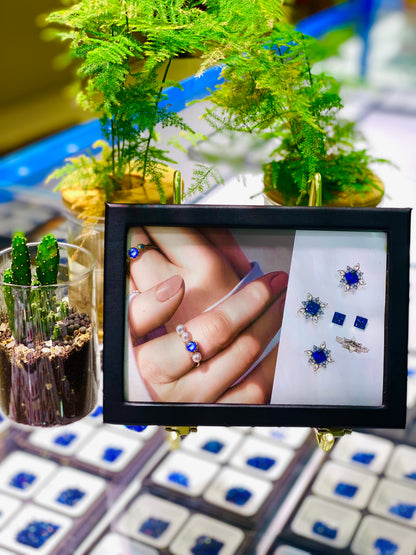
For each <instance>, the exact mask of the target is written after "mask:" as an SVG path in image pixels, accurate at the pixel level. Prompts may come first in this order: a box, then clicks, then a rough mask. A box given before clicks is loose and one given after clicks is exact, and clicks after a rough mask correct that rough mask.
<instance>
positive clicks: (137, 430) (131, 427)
mask: <svg viewBox="0 0 416 555" xmlns="http://www.w3.org/2000/svg"><path fill="white" fill-rule="evenodd" d="M126 428H127V429H128V430H133V432H142V431H143V430H145V429H146V428H147V426H126Z"/></svg>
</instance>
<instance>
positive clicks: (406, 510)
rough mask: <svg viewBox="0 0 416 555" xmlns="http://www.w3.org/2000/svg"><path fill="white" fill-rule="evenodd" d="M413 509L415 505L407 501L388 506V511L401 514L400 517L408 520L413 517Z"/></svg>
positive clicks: (415, 507)
mask: <svg viewBox="0 0 416 555" xmlns="http://www.w3.org/2000/svg"><path fill="white" fill-rule="evenodd" d="M415 511H416V505H409V504H408V503H397V504H396V505H392V506H391V507H389V513H391V514H393V515H397V516H401V517H402V518H407V519H408V520H410V519H411V518H413V515H414V514H415Z"/></svg>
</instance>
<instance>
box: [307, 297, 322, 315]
mask: <svg viewBox="0 0 416 555" xmlns="http://www.w3.org/2000/svg"><path fill="white" fill-rule="evenodd" d="M320 309H321V305H319V304H318V303H316V302H315V301H308V302H307V303H306V306H305V312H307V313H308V314H311V315H312V316H315V315H316V314H318V312H319V311H320Z"/></svg>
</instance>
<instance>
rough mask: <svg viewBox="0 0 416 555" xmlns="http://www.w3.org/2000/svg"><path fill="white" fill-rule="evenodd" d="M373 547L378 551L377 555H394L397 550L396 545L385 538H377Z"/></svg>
mask: <svg viewBox="0 0 416 555" xmlns="http://www.w3.org/2000/svg"><path fill="white" fill-rule="evenodd" d="M373 545H374V547H375V549H377V550H378V553H377V555H394V554H395V553H396V551H397V550H398V549H399V546H398V545H397V544H395V543H393V542H391V541H390V540H387V539H386V538H377V539H376V541H375V542H374V543H373Z"/></svg>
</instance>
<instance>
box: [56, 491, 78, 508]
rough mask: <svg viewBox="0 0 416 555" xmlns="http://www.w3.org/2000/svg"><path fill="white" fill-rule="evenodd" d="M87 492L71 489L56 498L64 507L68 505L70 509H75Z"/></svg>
mask: <svg viewBox="0 0 416 555" xmlns="http://www.w3.org/2000/svg"><path fill="white" fill-rule="evenodd" d="M84 495H85V492H84V491H81V490H80V489H77V488H69V489H66V490H64V491H62V492H61V493H60V494H59V496H58V497H57V498H56V501H57V502H58V503H61V504H62V505H68V506H69V507H73V506H74V505H76V504H77V503H78V502H79V501H81V499H82V498H83V497H84Z"/></svg>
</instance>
